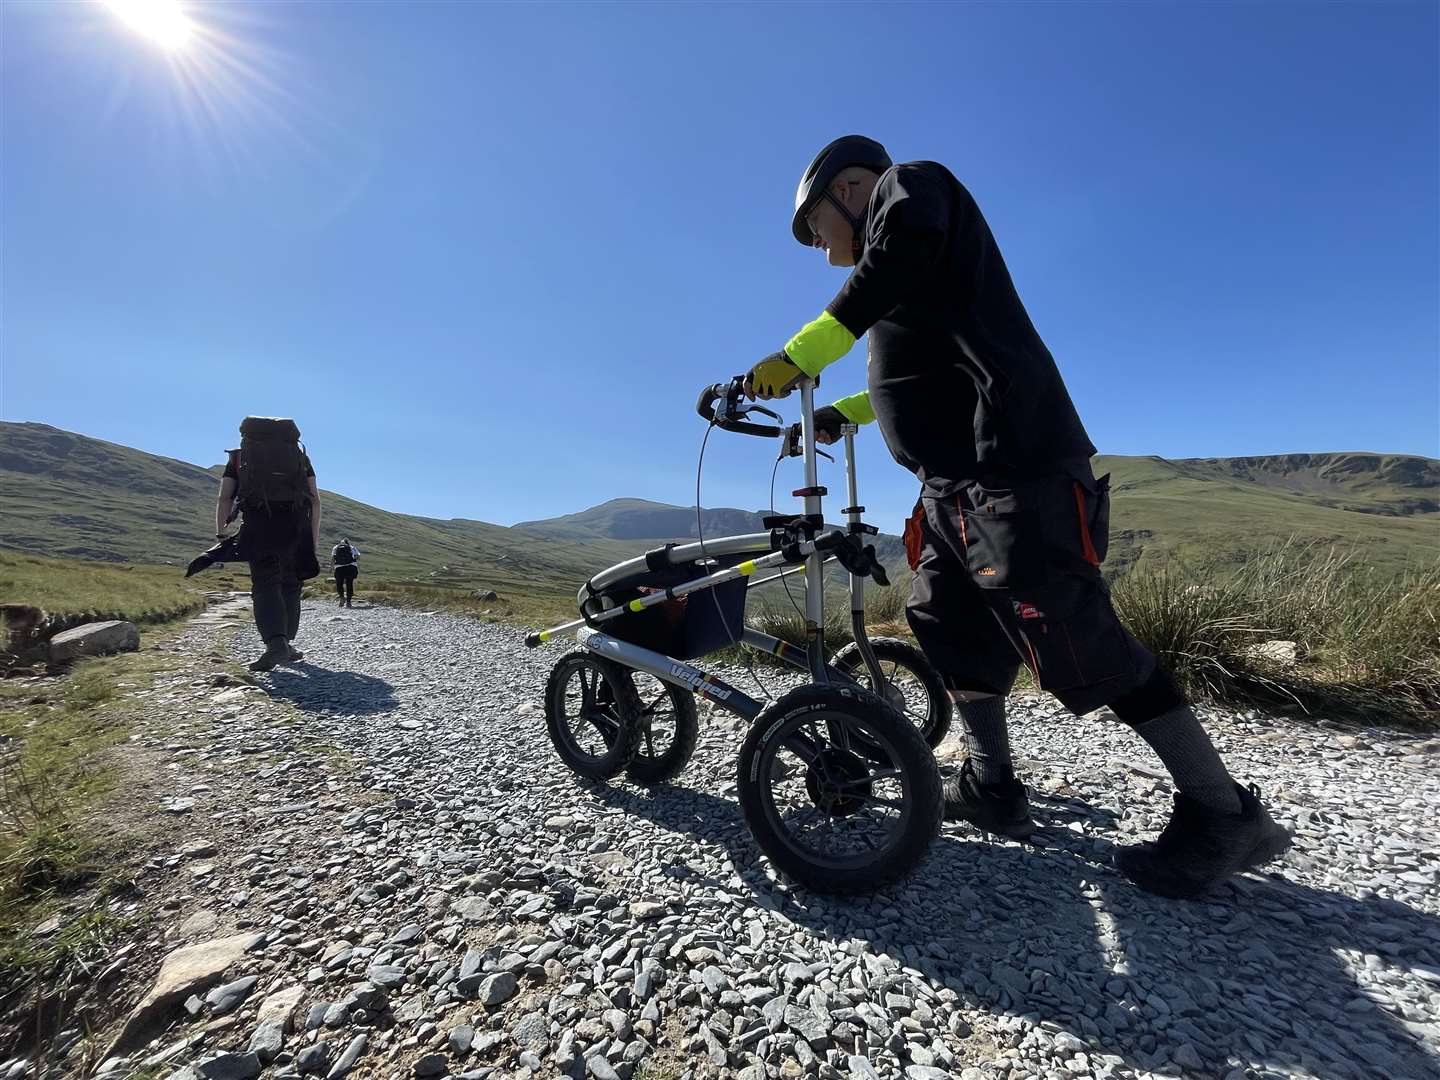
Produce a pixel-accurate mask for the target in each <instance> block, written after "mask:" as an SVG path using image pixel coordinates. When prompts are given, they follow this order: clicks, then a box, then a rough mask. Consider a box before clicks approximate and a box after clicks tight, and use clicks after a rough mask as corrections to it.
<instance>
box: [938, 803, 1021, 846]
mask: <svg viewBox="0 0 1440 1080" xmlns="http://www.w3.org/2000/svg"><path fill="white" fill-rule="evenodd" d="M945 820H946V821H963V822H965V823H966V824H967V825H973V826H975V828H977V829H979V830H980V831H981V832H987V833H990V834H991V835H992V836H1003V837H1006V838H1007V839H1010V840H1028V839H1030V837H1032V836H1033V835H1035V821H1034V819H1033V818H1026V819H1025V820H1024V821H1015V822H1005V823H1001V822H998V821H990V820H986V819H980V818H978V816H971V815H969V814H967V813H965V811H963V810H957V809H951V807H949V806H946V807H945Z"/></svg>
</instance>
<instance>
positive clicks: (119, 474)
mask: <svg viewBox="0 0 1440 1080" xmlns="http://www.w3.org/2000/svg"><path fill="white" fill-rule="evenodd" d="M1094 465H1095V471H1096V473H1097V475H1098V474H1103V473H1106V472H1109V473H1111V474H1112V483H1113V487H1112V490H1113V493H1114V504H1113V510H1112V519H1111V556H1110V560H1109V561H1108V562H1107V570H1108V571H1111V572H1121V571H1123V570H1125V569H1127V568H1129V567H1131V566H1135V565H1145V564H1162V563H1164V562H1166V561H1169V560H1174V559H1179V560H1182V561H1185V562H1199V563H1206V562H1218V563H1222V564H1223V563H1235V562H1238V561H1240V560H1241V559H1243V558H1245V557H1246V555H1247V553H1249V552H1253V551H1254V550H1256V548H1257V546H1259V545H1261V544H1262V542H1264V541H1270V542H1273V541H1275V540H1280V539H1285V538H1294V539H1296V540H1298V541H1300V542H1304V543H1317V544H1322V545H1325V544H1328V545H1332V546H1337V547H1340V548H1343V549H1346V550H1353V551H1356V552H1357V553H1359V554H1360V556H1361V557H1362V558H1364V559H1365V561H1367V562H1369V563H1372V564H1375V565H1378V566H1381V567H1383V568H1389V569H1397V570H1398V569H1400V568H1403V567H1404V566H1406V565H1410V564H1413V562H1414V561H1416V560H1417V559H1422V558H1433V557H1434V555H1435V553H1436V551H1437V550H1440V543H1437V541H1440V460H1435V459H1431V458H1424V457H1419V456H1416V455H1402V454H1369V453H1365V452H1360V451H1347V452H1336V453H1333V454H1287V455H1269V456H1265V455H1251V456H1246V457H1237V458H1181V459H1167V458H1161V457H1159V456H1156V455H1148V456H1134V457H1120V456H1113V455H1101V456H1100V457H1097V458H1096V459H1095V462H1094ZM219 469H220V466H218V465H215V466H208V467H203V466H199V465H193V464H190V463H188V462H183V461H179V460H177V459H175V458H168V457H162V456H160V455H154V454H149V453H148V452H146V451H143V450H138V449H135V448H132V447H126V446H123V445H122V444H119V443H112V442H108V441H106V440H100V439H93V438H91V437H89V436H86V435H82V434H79V433H75V432H68V431H64V430H62V429H60V428H55V427H52V426H50V425H47V424H37V423H16V422H11V421H0V546H5V547H10V548H14V549H18V550H22V551H30V552H35V553H39V554H46V555H60V556H69V557H79V558H91V559H100V560H105V561H117V562H140V563H147V562H148V563H164V562H183V561H186V560H188V559H189V558H190V557H191V556H192V555H193V554H195V552H196V551H198V550H199V549H200V548H202V547H204V546H206V545H207V544H208V543H209V537H210V534H211V532H212V530H213V525H212V524H211V521H210V515H211V513H212V508H213V506H214V499H215V493H216V485H215V480H216V477H217V475H218V472H219ZM323 504H324V517H325V533H326V536H327V537H329V536H330V535H331V534H337V535H338V534H340V533H345V534H347V535H350V536H351V537H352V538H353V539H354V540H355V541H356V543H357V544H359V546H360V547H361V549H362V551H365V553H366V555H365V565H366V572H367V573H380V574H383V575H386V576H389V577H393V578H396V579H400V580H408V581H419V582H425V583H429V584H439V585H453V586H456V587H464V586H476V587H479V586H484V587H487V588H497V589H498V588H501V587H502V586H503V587H505V588H510V589H512V590H513V588H514V587H515V586H516V585H517V584H520V583H524V584H527V585H530V586H532V587H534V588H537V589H544V590H561V589H563V590H564V591H571V590H573V589H574V588H575V587H576V586H577V585H578V584H579V582H580V581H583V580H584V579H585V578H586V577H588V576H589V575H590V574H593V573H594V572H595V571H596V570H598V569H600V568H602V567H604V566H606V565H609V564H610V563H613V562H618V561H620V560H622V559H625V558H629V557H631V556H633V555H635V554H638V553H639V552H641V551H644V550H645V549H646V548H647V547H651V546H655V545H658V544H661V543H665V542H669V541H684V540H689V539H694V538H695V536H696V527H695V508H694V507H693V506H690V507H683V506H674V505H670V504H666V503H658V502H654V501H651V500H647V499H638V498H633V497H624V496H621V497H616V498H612V499H608V500H605V501H604V502H601V503H598V504H596V505H595V506H591V507H587V508H585V509H583V510H580V511H577V512H575V513H572V514H565V515H560V516H558V517H554V518H545V519H538V520H531V521H522V522H518V523H517V524H515V525H513V526H504V525H495V524H491V523H488V522H483V521H477V520H474V519H466V518H448V519H442V518H426V517H418V516H415V515H408V514H400V513H396V512H394V511H387V510H382V509H379V508H377V507H373V506H368V505H366V504H364V503H361V502H358V501H357V500H353V499H349V498H347V497H346V496H343V495H340V494H338V493H335V492H329V491H325V492H324V494H323ZM764 516H765V513H764V512H763V511H758V510H756V511H751V510H743V509H738V508H734V507H713V508H707V509H706V510H704V512H703V528H704V532H705V535H706V536H721V535H726V534H728V533H744V532H755V531H760V530H761V529H762V528H763V526H761V524H760V519H761V518H762V517H764ZM537 541H543V542H537ZM877 546H878V548H879V550H880V553H881V556H882V558H883V559H884V560H885V561H886V562H887V564H889V565H891V566H896V565H897V563H898V561H899V559H900V547H899V541H898V538H897V537H894V536H888V535H882V536H881V537H880V538H879V539H878V541H877ZM517 579H518V580H517Z"/></svg>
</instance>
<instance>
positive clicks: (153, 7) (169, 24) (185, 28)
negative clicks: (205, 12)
mask: <svg viewBox="0 0 1440 1080" xmlns="http://www.w3.org/2000/svg"><path fill="white" fill-rule="evenodd" d="M105 6H106V7H108V8H109V9H110V10H111V11H113V12H114V13H115V14H116V15H118V16H119V17H120V18H121V19H122V20H124V21H125V23H126V24H127V25H128V26H129V27H130V28H131V29H132V30H135V31H136V32H137V33H139V34H141V35H143V36H144V37H147V38H149V39H150V40H151V41H153V42H155V44H157V45H159V46H160V47H161V48H162V49H166V50H171V51H174V50H179V49H183V48H184V47H185V46H186V44H187V43H189V41H190V39H191V37H192V36H193V32H194V26H193V24H192V23H191V22H190V20H189V18H187V17H186V15H185V11H184V9H183V8H182V7H181V6H180V4H179V3H178V0H105Z"/></svg>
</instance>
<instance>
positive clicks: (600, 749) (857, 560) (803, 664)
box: [526, 376, 951, 893]
mask: <svg viewBox="0 0 1440 1080" xmlns="http://www.w3.org/2000/svg"><path fill="white" fill-rule="evenodd" d="M743 382H744V380H743V377H741V376H736V377H735V378H733V379H731V380H730V381H729V382H728V383H717V384H715V385H713V386H709V387H707V388H706V389H705V390H704V391H703V392H702V393H701V395H700V400H699V402H698V403H697V405H696V411H697V412H699V414H700V416H701V417H702V418H704V419H705V420H707V421H708V422H709V423H710V424H711V425H712V427H714V428H719V429H721V430H723V431H729V432H734V433H737V434H742V435H751V436H757V437H762V438H779V439H781V440H782V442H781V446H780V457H781V458H782V459H783V458H787V457H803V459H804V470H805V482H804V486H803V487H801V488H799V489H798V490H796V491H795V492H793V494H794V495H795V496H797V497H800V498H802V499H803V500H804V509H803V512H802V513H799V514H789V515H775V516H771V517H766V518H764V519H763V521H762V524H763V525H764V526H765V528H766V529H767V530H768V531H766V532H759V533H750V534H747V535H743V536H726V537H720V538H716V539H701V540H700V541H698V542H696V543H687V544H666V545H665V546H664V547H661V548H656V549H654V550H652V551H648V552H646V553H645V554H644V555H642V556H640V557H638V558H634V559H630V560H628V561H626V562H622V563H619V564H617V565H615V566H612V567H610V568H609V569H608V570H602V571H601V572H600V573H598V574H596V575H595V576H594V577H592V578H591V579H590V580H589V581H587V582H586V583H585V585H584V586H583V587H582V588H581V589H580V592H579V596H578V600H579V605H580V616H581V617H580V618H579V619H576V620H574V621H572V622H568V623H564V624H562V625H560V626H555V627H552V628H550V629H548V630H544V631H541V632H540V633H536V634H531V635H530V636H529V637H527V638H526V644H527V645H530V646H531V647H534V646H537V645H540V644H542V643H544V642H548V641H551V640H554V639H555V638H557V637H561V636H566V635H569V634H574V635H575V638H576V640H577V642H578V643H579V646H580V647H579V648H578V649H576V650H574V651H572V652H569V653H566V654H565V655H564V656H562V657H561V658H560V659H559V660H558V661H557V662H556V664H555V667H554V669H553V670H552V671H551V673H550V678H549V680H548V682H547V685H546V688H545V720H546V725H547V728H548V730H549V734H550V738H551V740H552V741H553V742H554V744H555V749H556V751H557V752H558V753H559V755H560V757H561V759H562V760H563V761H564V762H565V763H566V764H567V765H568V766H569V767H570V768H571V769H572V770H573V771H574V772H576V773H577V774H579V775H581V776H583V777H587V778H589V779H591V780H598V781H606V780H610V779H612V778H614V777H616V776H618V775H619V774H620V773H622V772H625V773H627V774H628V776H629V777H630V778H631V779H632V780H635V781H637V782H639V783H642V784H655V783H661V782H664V781H667V780H671V779H673V778H674V777H676V776H678V775H679V773H680V772H681V770H683V769H684V767H685V765H686V763H687V762H688V761H689V759H690V756H691V754H692V753H693V752H694V749H695V743H696V740H697V738H698V735H699V723H698V716H697V710H696V707H695V699H694V696H695V695H696V694H699V695H700V696H702V697H704V698H706V699H708V700H709V701H712V702H714V703H715V704H716V705H718V706H719V707H721V708H724V709H728V710H729V711H731V712H733V713H736V714H737V715H739V716H742V717H744V718H745V719H746V720H748V721H750V725H749V729H748V731H747V733H746V735H745V738H744V740H743V741H742V743H741V746H740V754H739V761H738V769H737V796H738V799H739V802H740V809H741V811H742V813H743V815H744V817H745V822H746V824H747V825H748V826H749V828H750V832H751V834H752V835H753V836H754V838H755V842H756V843H757V844H758V845H759V847H760V849H761V851H762V852H764V854H765V855H766V856H767V857H768V858H769V860H770V862H771V864H772V865H773V866H774V867H775V869H776V870H777V871H779V872H780V873H782V874H784V875H785V876H786V877H788V878H790V879H791V880H793V881H795V882H796V883H798V884H800V885H803V886H805V887H807V888H809V889H811V890H814V891H816V892H824V893H849V892H861V891H869V890H873V889H876V888H879V887H880V886H882V885H885V884H886V883H888V882H891V881H893V880H895V879H897V878H899V877H902V876H903V875H905V874H907V873H908V872H910V871H911V870H912V869H913V868H914V867H915V866H916V864H917V863H918V862H919V861H920V860H921V858H923V857H924V855H925V852H926V850H927V849H928V848H929V846H930V842H931V841H932V840H933V839H934V838H935V835H936V833H937V832H938V830H939V827H940V817H941V794H940V774H939V770H938V769H937V767H936V765H935V759H934V756H933V755H932V753H931V748H932V747H933V746H936V745H938V744H939V743H940V740H941V739H943V738H944V737H945V733H946V731H947V730H948V728H949V725H950V717H951V705H950V700H949V698H948V696H947V695H946V693H945V691H944V688H943V686H942V685H941V682H940V679H939V677H938V676H937V675H936V674H935V672H934V670H933V669H932V668H931V667H930V665H929V664H928V663H927V662H926V660H925V658H924V655H923V654H922V653H921V652H920V651H919V650H918V649H916V648H915V647H914V646H912V645H910V644H908V643H907V642H905V641H901V640H898V639H889V638H881V639H877V640H875V641H871V640H870V638H869V637H868V635H867V634H866V630H865V579H866V578H867V577H869V578H874V579H875V580H876V582H877V583H879V584H881V585H885V584H888V582H887V581H886V576H885V570H884V567H883V566H881V564H880V562H879V560H878V559H877V558H876V555H875V549H874V547H873V546H871V545H869V544H867V543H865V540H866V538H867V536H870V535H873V534H875V533H876V532H877V531H878V530H877V529H876V528H875V527H874V526H872V525H867V524H865V523H864V522H863V521H862V520H861V514H862V513H863V512H864V509H865V508H864V507H863V506H861V505H859V498H858V495H857V491H856V479H855V434H856V432H857V430H858V428H857V427H856V426H855V425H854V424H845V425H844V426H843V427H842V429H841V430H842V435H843V438H844V450H845V471H846V483H847V487H848V494H849V505H848V506H847V507H846V508H845V510H844V511H843V513H844V515H845V519H846V524H845V526H844V527H843V528H841V527H837V526H830V525H826V524H825V520H824V516H823V514H822V511H821V501H822V498H823V497H824V495H825V494H826V489H825V488H823V487H822V486H820V483H819V480H818V475H817V461H816V459H817V456H818V455H821V454H823V453H824V452H823V451H817V450H816V446H815V406H814V383H813V382H812V381H811V380H809V379H805V380H802V382H801V383H800V387H799V392H800V413H801V419H800V422H799V423H797V424H793V425H789V426H781V425H780V424H779V423H777V424H760V423H754V422H751V421H750V420H749V419H748V417H750V415H751V414H754V413H761V414H763V415H765V416H768V417H770V418H771V419H772V420H775V421H777V422H778V421H780V417H779V416H778V415H777V414H776V413H774V412H772V411H771V410H769V409H767V408H765V407H764V406H762V405H758V404H755V403H753V402H747V401H746V400H745V397H744V393H743V389H742V387H743ZM824 456H826V457H828V456H829V455H828V454H826V455H824ZM829 562H837V563H839V564H840V566H841V567H843V568H844V569H845V570H847V571H848V572H849V592H850V610H851V625H852V630H853V633H854V641H853V643H851V644H848V645H846V646H845V647H844V648H843V649H841V650H839V651H838V652H836V653H835V654H834V655H833V656H830V655H828V654H827V647H826V644H825V632H824V628H825V587H824V585H825V566H826V564H827V563H829ZM801 574H803V576H804V582H805V590H804V625H805V636H806V646H805V647H804V648H799V647H797V646H795V645H792V644H790V643H788V642H785V641H782V640H780V639H779V638H776V637H772V636H770V635H768V634H764V633H761V632H760V631H758V630H755V629H753V628H751V627H748V626H746V625H745V622H744V616H745V600H746V596H747V594H748V593H749V591H750V590H751V589H756V588H760V587H762V586H766V585H770V584H772V583H774V582H784V581H785V579H787V578H791V577H798V576H799V575H801ZM785 587H786V591H787V592H788V591H789V584H788V582H786V583H785ZM792 603H793V600H792ZM737 644H738V645H741V646H745V647H747V648H749V649H753V650H755V651H757V652H760V653H765V654H768V655H770V656H772V657H774V658H776V659H778V660H779V661H780V662H781V663H782V664H784V665H788V666H791V667H794V668H798V669H800V670H802V671H805V672H807V673H808V675H809V682H808V683H807V684H805V685H802V686H799V687H796V688H794V689H791V690H789V691H787V692H786V693H784V694H782V695H781V696H780V697H779V698H778V699H777V700H775V701H774V702H772V703H770V704H768V705H767V704H764V703H762V702H760V701H757V700H755V699H754V698H752V697H750V696H749V695H747V694H746V693H744V692H743V691H741V690H739V689H738V688H736V687H734V686H732V685H730V684H729V683H727V682H725V681H724V680H723V679H721V678H719V677H717V676H716V675H715V674H713V673H712V672H710V671H707V670H705V669H704V668H701V667H697V666H695V665H694V664H693V663H691V661H697V660H700V659H701V658H702V657H705V656H707V655H710V654H712V653H715V652H717V651H719V650H722V649H726V648H728V647H730V646H732V645H737ZM636 673H643V674H644V675H648V676H651V677H653V679H654V680H659V684H658V685H657V684H655V683H654V682H652V681H651V680H644V681H645V682H646V683H648V684H649V688H648V689H646V690H645V692H644V693H643V695H642V692H641V689H640V687H639V686H637V683H636V677H635V676H636ZM753 674H754V672H753V669H752V675H753ZM642 678H643V676H642ZM757 682H758V679H757Z"/></svg>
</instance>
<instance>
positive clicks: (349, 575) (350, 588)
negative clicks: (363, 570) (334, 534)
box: [330, 537, 360, 607]
mask: <svg viewBox="0 0 1440 1080" xmlns="http://www.w3.org/2000/svg"><path fill="white" fill-rule="evenodd" d="M330 564H331V565H332V566H333V567H335V593H336V595H337V596H339V597H340V606H341V607H349V606H350V601H352V600H354V599H355V579H356V578H357V577H359V576H360V549H359V548H357V547H356V546H355V545H354V544H352V543H350V539H349V537H342V538H341V540H340V542H339V543H338V544H336V545H335V546H334V547H333V548H331V549H330Z"/></svg>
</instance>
